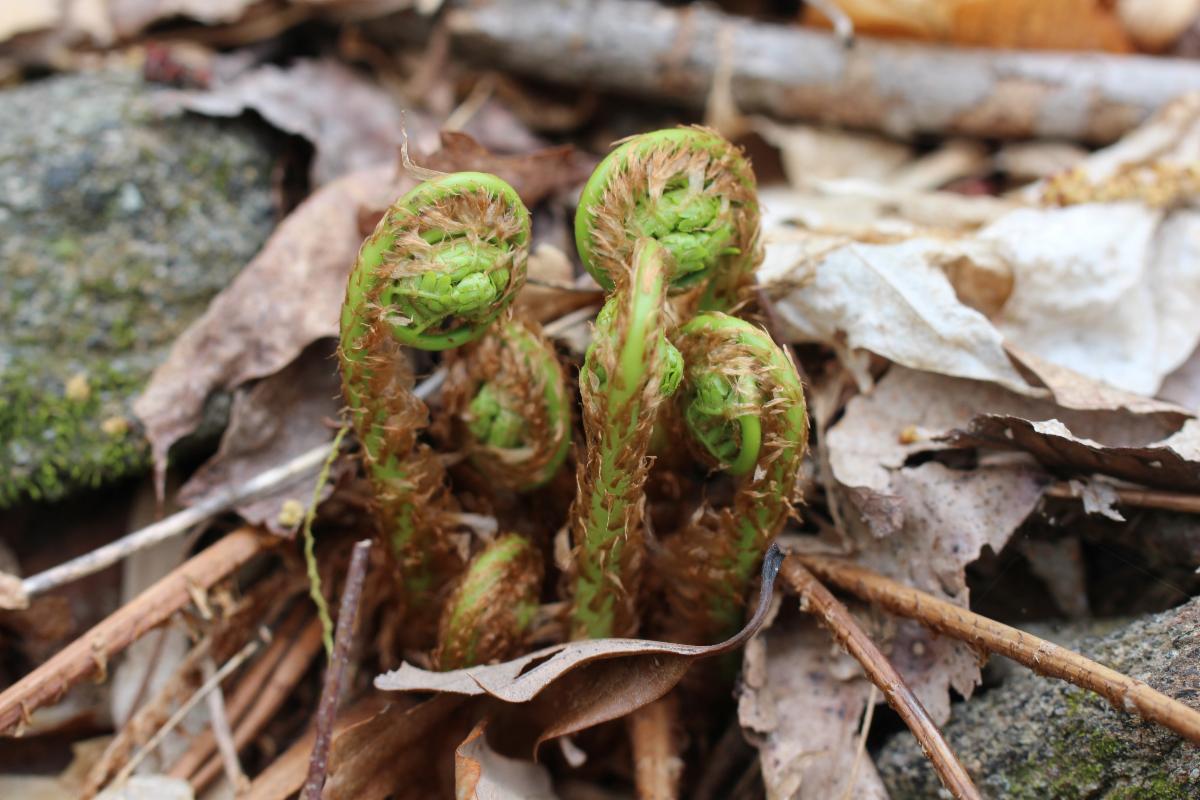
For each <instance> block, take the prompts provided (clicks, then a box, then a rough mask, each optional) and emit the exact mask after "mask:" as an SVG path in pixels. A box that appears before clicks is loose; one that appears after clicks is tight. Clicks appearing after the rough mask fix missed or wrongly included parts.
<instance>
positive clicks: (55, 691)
mask: <svg viewBox="0 0 1200 800" xmlns="http://www.w3.org/2000/svg"><path fill="white" fill-rule="evenodd" d="M270 543H271V540H270V539H269V538H267V537H264V536H261V535H259V534H258V533H257V532H256V531H255V530H254V529H253V528H241V529H239V530H236V531H234V532H233V533H230V534H229V535H227V536H225V537H223V538H221V539H220V540H218V541H217V542H216V543H215V544H213V545H212V546H211V547H209V548H208V549H206V550H203V551H202V552H200V553H197V554H196V555H195V556H193V557H192V558H190V559H188V560H187V561H186V562H184V563H183V564H181V565H179V566H178V567H176V568H175V569H173V570H171V571H170V572H169V573H167V574H166V575H165V576H164V577H163V578H162V579H160V580H159V581H158V582H157V583H155V584H154V585H153V586H151V587H150V588H149V589H147V590H146V591H144V592H142V593H141V594H139V595H138V596H137V597H135V598H134V599H133V600H131V601H130V602H128V603H126V604H125V605H123V606H121V607H120V608H118V609H117V610H116V611H114V612H113V613H112V614H111V615H109V616H108V617H107V618H105V619H104V620H103V621H101V622H100V623H99V624H97V625H96V626H95V627H94V628H92V629H91V630H89V631H88V632H87V633H85V634H83V635H82V636H80V637H79V638H78V639H76V640H75V641H73V642H71V644H69V645H67V646H66V647H65V648H63V649H62V650H61V651H59V652H58V653H57V654H55V655H54V656H53V657H52V658H50V659H49V660H48V661H46V663H44V664H42V665H41V666H40V667H38V668H37V669H35V670H34V671H33V672H31V673H29V674H28V675H26V676H25V677H24V678H22V679H21V680H19V681H17V682H16V683H14V684H13V685H12V686H10V687H9V688H8V689H6V690H5V691H4V693H3V694H0V734H5V733H11V732H12V731H13V730H14V729H15V728H18V726H20V725H22V723H24V722H26V721H27V720H28V719H29V715H30V714H32V713H33V712H34V711H35V710H36V709H38V708H41V707H42V706H44V705H48V704H51V703H54V702H55V701H57V700H58V699H59V698H60V697H62V696H63V694H65V693H66V691H67V690H68V689H70V688H71V687H72V686H74V685H75V684H76V683H78V682H79V681H81V680H83V679H84V678H86V677H87V676H89V675H92V674H96V673H99V674H101V675H103V674H104V672H105V670H106V669H107V665H108V660H109V659H110V658H112V657H113V656H114V655H116V654H117V653H119V652H121V651H122V650H124V649H125V648H126V647H128V646H129V644H130V643H132V642H134V641H137V639H139V638H141V637H142V636H143V635H144V634H145V633H146V632H147V631H149V630H151V629H153V628H155V627H157V626H159V625H161V624H162V623H164V622H166V621H167V620H168V619H169V618H170V617H171V615H172V614H174V613H175V612H176V611H178V610H179V609H181V608H183V607H184V606H185V605H186V604H187V603H188V602H189V601H190V600H191V597H192V594H191V593H192V592H193V591H197V590H199V591H204V590H206V589H208V588H209V587H211V586H212V585H213V584H215V583H216V582H217V581H220V580H221V579H223V578H224V577H225V576H227V575H229V574H230V573H231V572H233V571H234V570H235V569H237V568H238V567H240V566H241V565H242V564H245V563H246V562H247V561H249V560H250V559H251V558H253V557H254V556H255V555H257V554H259V553H261V552H262V551H263V550H265V549H266V548H267V547H268V546H270Z"/></svg>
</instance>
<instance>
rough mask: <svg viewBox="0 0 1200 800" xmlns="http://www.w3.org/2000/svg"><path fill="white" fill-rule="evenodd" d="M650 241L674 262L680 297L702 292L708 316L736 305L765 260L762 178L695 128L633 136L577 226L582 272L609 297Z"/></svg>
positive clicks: (607, 166)
mask: <svg viewBox="0 0 1200 800" xmlns="http://www.w3.org/2000/svg"><path fill="white" fill-rule="evenodd" d="M646 237H649V238H652V239H655V240H657V241H658V242H660V243H661V244H662V245H663V246H664V247H666V249H667V250H668V251H669V252H670V254H671V261H672V263H673V265H674V266H673V267H672V269H671V275H670V286H671V291H672V292H679V291H684V290H686V289H690V288H693V287H696V286H701V285H704V286H706V287H707V288H706V290H705V294H704V297H703V299H702V301H701V307H702V308H705V309H717V310H724V309H728V308H732V307H733V306H734V305H736V304H737V302H738V299H739V295H740V293H741V290H742V289H743V288H744V287H745V286H746V285H748V283H749V282H750V280H751V279H752V274H753V271H754V269H755V268H756V267H757V266H758V264H759V262H760V261H761V260H762V252H761V247H760V245H759V211H758V201H757V199H756V186H755V179H754V172H753V171H752V170H751V169H750V165H749V163H748V162H747V161H746V159H745V158H744V157H743V155H742V153H741V151H740V150H739V149H738V148H736V147H734V145H732V144H730V143H729V142H728V141H727V140H725V139H724V138H722V137H721V136H720V134H718V133H716V132H715V131H711V130H707V129H705V128H696V127H693V128H671V129H668V130H661V131H655V132H653V133H646V134H642V135H640V136H634V137H631V138H629V139H627V140H625V141H624V142H623V143H622V144H621V145H620V146H619V147H617V149H615V150H613V151H612V152H611V153H609V155H608V157H606V158H605V159H604V160H603V161H602V162H600V166H598V167H597V168H596V171H595V172H594V173H593V174H592V177H591V178H590V179H589V180H588V182H587V185H586V186H585V187H584V190H583V195H582V196H581V197H580V200H579V211H578V213H577V214H576V216H575V243H576V246H577V247H578V248H579V254H580V256H581V257H582V259H583V263H584V266H585V267H587V270H588V272H590V273H591V274H592V277H594V278H595V279H596V281H597V282H598V283H599V284H600V285H601V286H602V287H604V288H605V289H611V288H612V287H613V285H614V278H613V276H614V275H616V274H618V273H620V272H622V271H627V270H628V268H629V267H628V265H629V263H630V258H631V257H632V254H633V248H634V243H635V242H637V241H638V240H639V239H642V238H646Z"/></svg>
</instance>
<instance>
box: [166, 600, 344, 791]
mask: <svg viewBox="0 0 1200 800" xmlns="http://www.w3.org/2000/svg"><path fill="white" fill-rule="evenodd" d="M321 648H322V645H321V622H320V621H319V620H317V619H315V618H314V619H313V620H312V621H311V622H310V623H309V624H308V626H307V627H306V628H305V629H304V630H303V632H301V634H300V636H298V637H297V638H296V641H295V643H294V645H293V646H292V647H291V648H289V649H288V650H287V652H286V653H285V655H284V657H283V658H282V659H280V660H279V662H278V663H277V665H276V667H275V669H274V670H273V671H272V672H271V674H270V678H269V680H268V682H267V684H266V686H264V687H263V688H262V691H261V692H259V694H258V695H257V696H256V697H255V701H254V705H252V706H251V707H250V709H249V710H248V711H247V712H246V714H245V716H244V717H242V719H240V720H239V721H238V722H237V724H236V725H235V726H234V729H233V744H234V746H235V747H236V748H237V749H238V750H241V749H242V748H243V747H245V746H246V745H247V744H249V743H250V742H251V741H253V739H254V737H255V736H257V735H258V733H259V732H260V731H261V730H262V729H263V728H264V727H266V725H267V723H268V722H270V721H271V719H272V718H273V717H274V716H275V713H276V712H277V711H279V707H280V706H282V705H283V702H284V701H285V700H287V698H288V696H289V695H291V693H292V690H293V689H295V688H296V684H298V683H300V679H301V678H303V677H304V673H305V672H307V671H308V665H309V664H310V663H311V662H312V660H313V658H315V657H316V655H317V653H319V652H320V651H321ZM220 773H221V760H220V758H218V757H216V756H212V757H210V758H209V759H208V761H206V762H205V763H204V766H202V767H201V768H200V769H199V770H197V771H196V774H195V775H193V776H192V777H191V779H190V780H189V783H191V785H192V787H193V789H194V790H195V791H196V793H197V794H199V793H200V791H202V790H203V789H204V788H205V787H206V786H208V784H209V783H210V782H211V781H212V780H213V779H214V778H216V777H217V775H219V774H220Z"/></svg>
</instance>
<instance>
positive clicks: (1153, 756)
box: [878, 598, 1200, 800]
mask: <svg viewBox="0 0 1200 800" xmlns="http://www.w3.org/2000/svg"><path fill="white" fill-rule="evenodd" d="M1060 643H1061V644H1063V645H1064V646H1067V647H1071V648H1073V649H1075V650H1077V651H1080V652H1082V653H1084V654H1086V655H1087V656H1089V657H1090V658H1092V659H1094V660H1096V661H1099V662H1100V663H1102V664H1107V665H1108V666H1110V667H1113V668H1115V669H1117V670H1120V671H1121V672H1123V673H1125V674H1126V675H1131V676H1133V677H1135V678H1140V679H1142V680H1144V681H1145V682H1146V683H1148V684H1150V685H1151V686H1153V687H1154V688H1156V689H1158V690H1159V691H1161V692H1163V693H1165V694H1167V695H1169V696H1171V697H1174V698H1175V699H1177V700H1180V701H1181V702H1184V703H1186V704H1188V705H1190V706H1192V707H1194V708H1200V598H1197V599H1194V600H1192V601H1191V602H1189V603H1187V604H1186V605H1183V606H1180V607H1179V608H1176V609H1173V610H1171V611H1167V612H1164V613H1162V614H1157V615H1154V616H1150V617H1145V618H1143V619H1141V620H1138V621H1136V622H1134V623H1132V624H1130V625H1128V626H1125V627H1123V628H1121V629H1120V630H1118V631H1116V632H1114V633H1110V634H1108V635H1106V636H1103V637H1087V636H1076V637H1074V639H1072V638H1071V637H1070V636H1066V637H1064V638H1062V639H1061V641H1060ZM944 732H945V734H946V736H947V739H948V740H949V743H950V746H951V747H952V748H954V750H955V752H956V753H958V755H959V758H961V759H962V761H963V764H964V766H966V768H967V769H968V770H969V771H970V773H971V775H972V776H973V777H974V778H975V781H976V784H977V785H978V786H979V789H980V791H981V792H983V794H984V796H985V797H989V798H1011V800H1035V798H1036V800H1082V799H1083V798H1087V799H1088V800H1135V798H1136V799H1137V800H1186V799H1187V798H1195V797H1200V747H1196V746H1195V745H1192V744H1189V743H1187V742H1185V741H1184V740H1183V739H1181V738H1180V737H1179V736H1177V735H1176V734H1174V733H1172V732H1171V731H1169V730H1167V729H1166V728H1163V727H1162V726H1160V725H1157V724H1153V723H1149V722H1145V721H1143V720H1142V719H1141V718H1140V717H1137V716H1133V715H1130V714H1126V713H1123V712H1119V711H1117V710H1115V709H1113V708H1112V707H1111V706H1109V705H1108V703H1107V702H1106V701H1105V700H1103V699H1101V698H1100V697H1099V696H1097V695H1094V694H1092V693H1090V692H1085V691H1084V690H1082V689H1078V688H1076V687H1075V686H1072V685H1070V684H1067V683H1064V682H1061V681H1055V680H1050V679H1047V678H1041V677H1038V676H1036V675H1034V674H1033V673H1031V672H1029V671H1028V670H1025V669H1023V668H1019V669H1018V671H1017V672H1016V673H1014V674H1013V675H1012V677H1010V678H1009V679H1008V680H1006V681H1005V682H1004V684H1003V685H1001V686H1000V687H998V688H995V689H992V690H990V691H988V692H986V693H985V694H983V695H982V696H980V697H978V698H975V699H972V700H969V701H967V702H966V703H960V704H958V705H957V706H956V707H955V709H954V716H953V718H952V719H951V721H950V722H949V723H948V724H947V725H946V727H945V729H944ZM878 766H879V770H880V774H881V775H882V777H883V780H884V783H885V784H886V785H887V788H888V791H889V792H890V793H891V796H892V798H893V800H913V799H914V798H937V797H941V796H942V795H941V794H940V792H939V789H940V784H939V782H938V779H937V777H936V776H935V775H934V773H933V770H932V769H931V768H930V767H929V765H928V763H927V762H926V761H925V758H924V756H923V755H922V754H921V749H920V747H918V746H917V744H916V741H915V740H914V739H913V738H912V736H911V735H910V734H908V733H907V732H906V733H903V734H899V735H897V736H895V737H894V738H893V739H892V740H891V741H890V742H888V743H887V745H885V747H884V748H883V751H882V753H881V754H880V757H879V759H878Z"/></svg>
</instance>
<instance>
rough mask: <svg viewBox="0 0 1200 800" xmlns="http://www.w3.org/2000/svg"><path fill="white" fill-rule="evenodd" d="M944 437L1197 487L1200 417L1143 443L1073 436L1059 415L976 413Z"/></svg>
mask: <svg viewBox="0 0 1200 800" xmlns="http://www.w3.org/2000/svg"><path fill="white" fill-rule="evenodd" d="M944 441H946V442H947V443H950V444H953V445H955V446H976V447H978V446H983V447H994V448H997V449H1002V450H1024V451H1025V452H1027V453H1030V454H1031V455H1033V457H1034V458H1036V459H1037V460H1038V462H1040V463H1041V464H1044V465H1045V466H1047V467H1050V468H1057V469H1067V470H1071V471H1073V472H1078V473H1082V474H1084V475H1090V474H1092V473H1099V474H1101V475H1110V476H1112V477H1114V478H1122V479H1124V480H1127V481H1132V482H1134V483H1140V484H1144V485H1146V486H1157V487H1161V488H1164V489H1178V490H1180V491H1185V492H1196V491H1200V420H1194V419H1193V420H1188V422H1187V423H1186V424H1185V425H1184V426H1183V428H1181V429H1180V430H1179V431H1178V432H1177V433H1175V434H1173V435H1171V436H1170V437H1168V438H1166V439H1163V440H1161V441H1157V442H1152V443H1150V444H1147V445H1144V446H1112V445H1104V444H1101V443H1099V442H1096V441H1094V440H1092V439H1088V438H1083V437H1081V436H1079V435H1076V434H1075V433H1073V432H1072V431H1071V429H1070V428H1068V427H1067V426H1066V425H1064V424H1063V423H1062V422H1060V421H1059V420H1057V419H1050V420H1043V421H1031V420H1027V419H1020V418H1017V417H1012V416H1006V415H1003V414H984V415H982V416H979V417H976V418H975V419H974V420H973V421H972V422H971V424H970V425H969V426H968V427H967V429H966V430H964V431H958V432H955V433H951V434H949V435H947V436H946V437H944Z"/></svg>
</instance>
